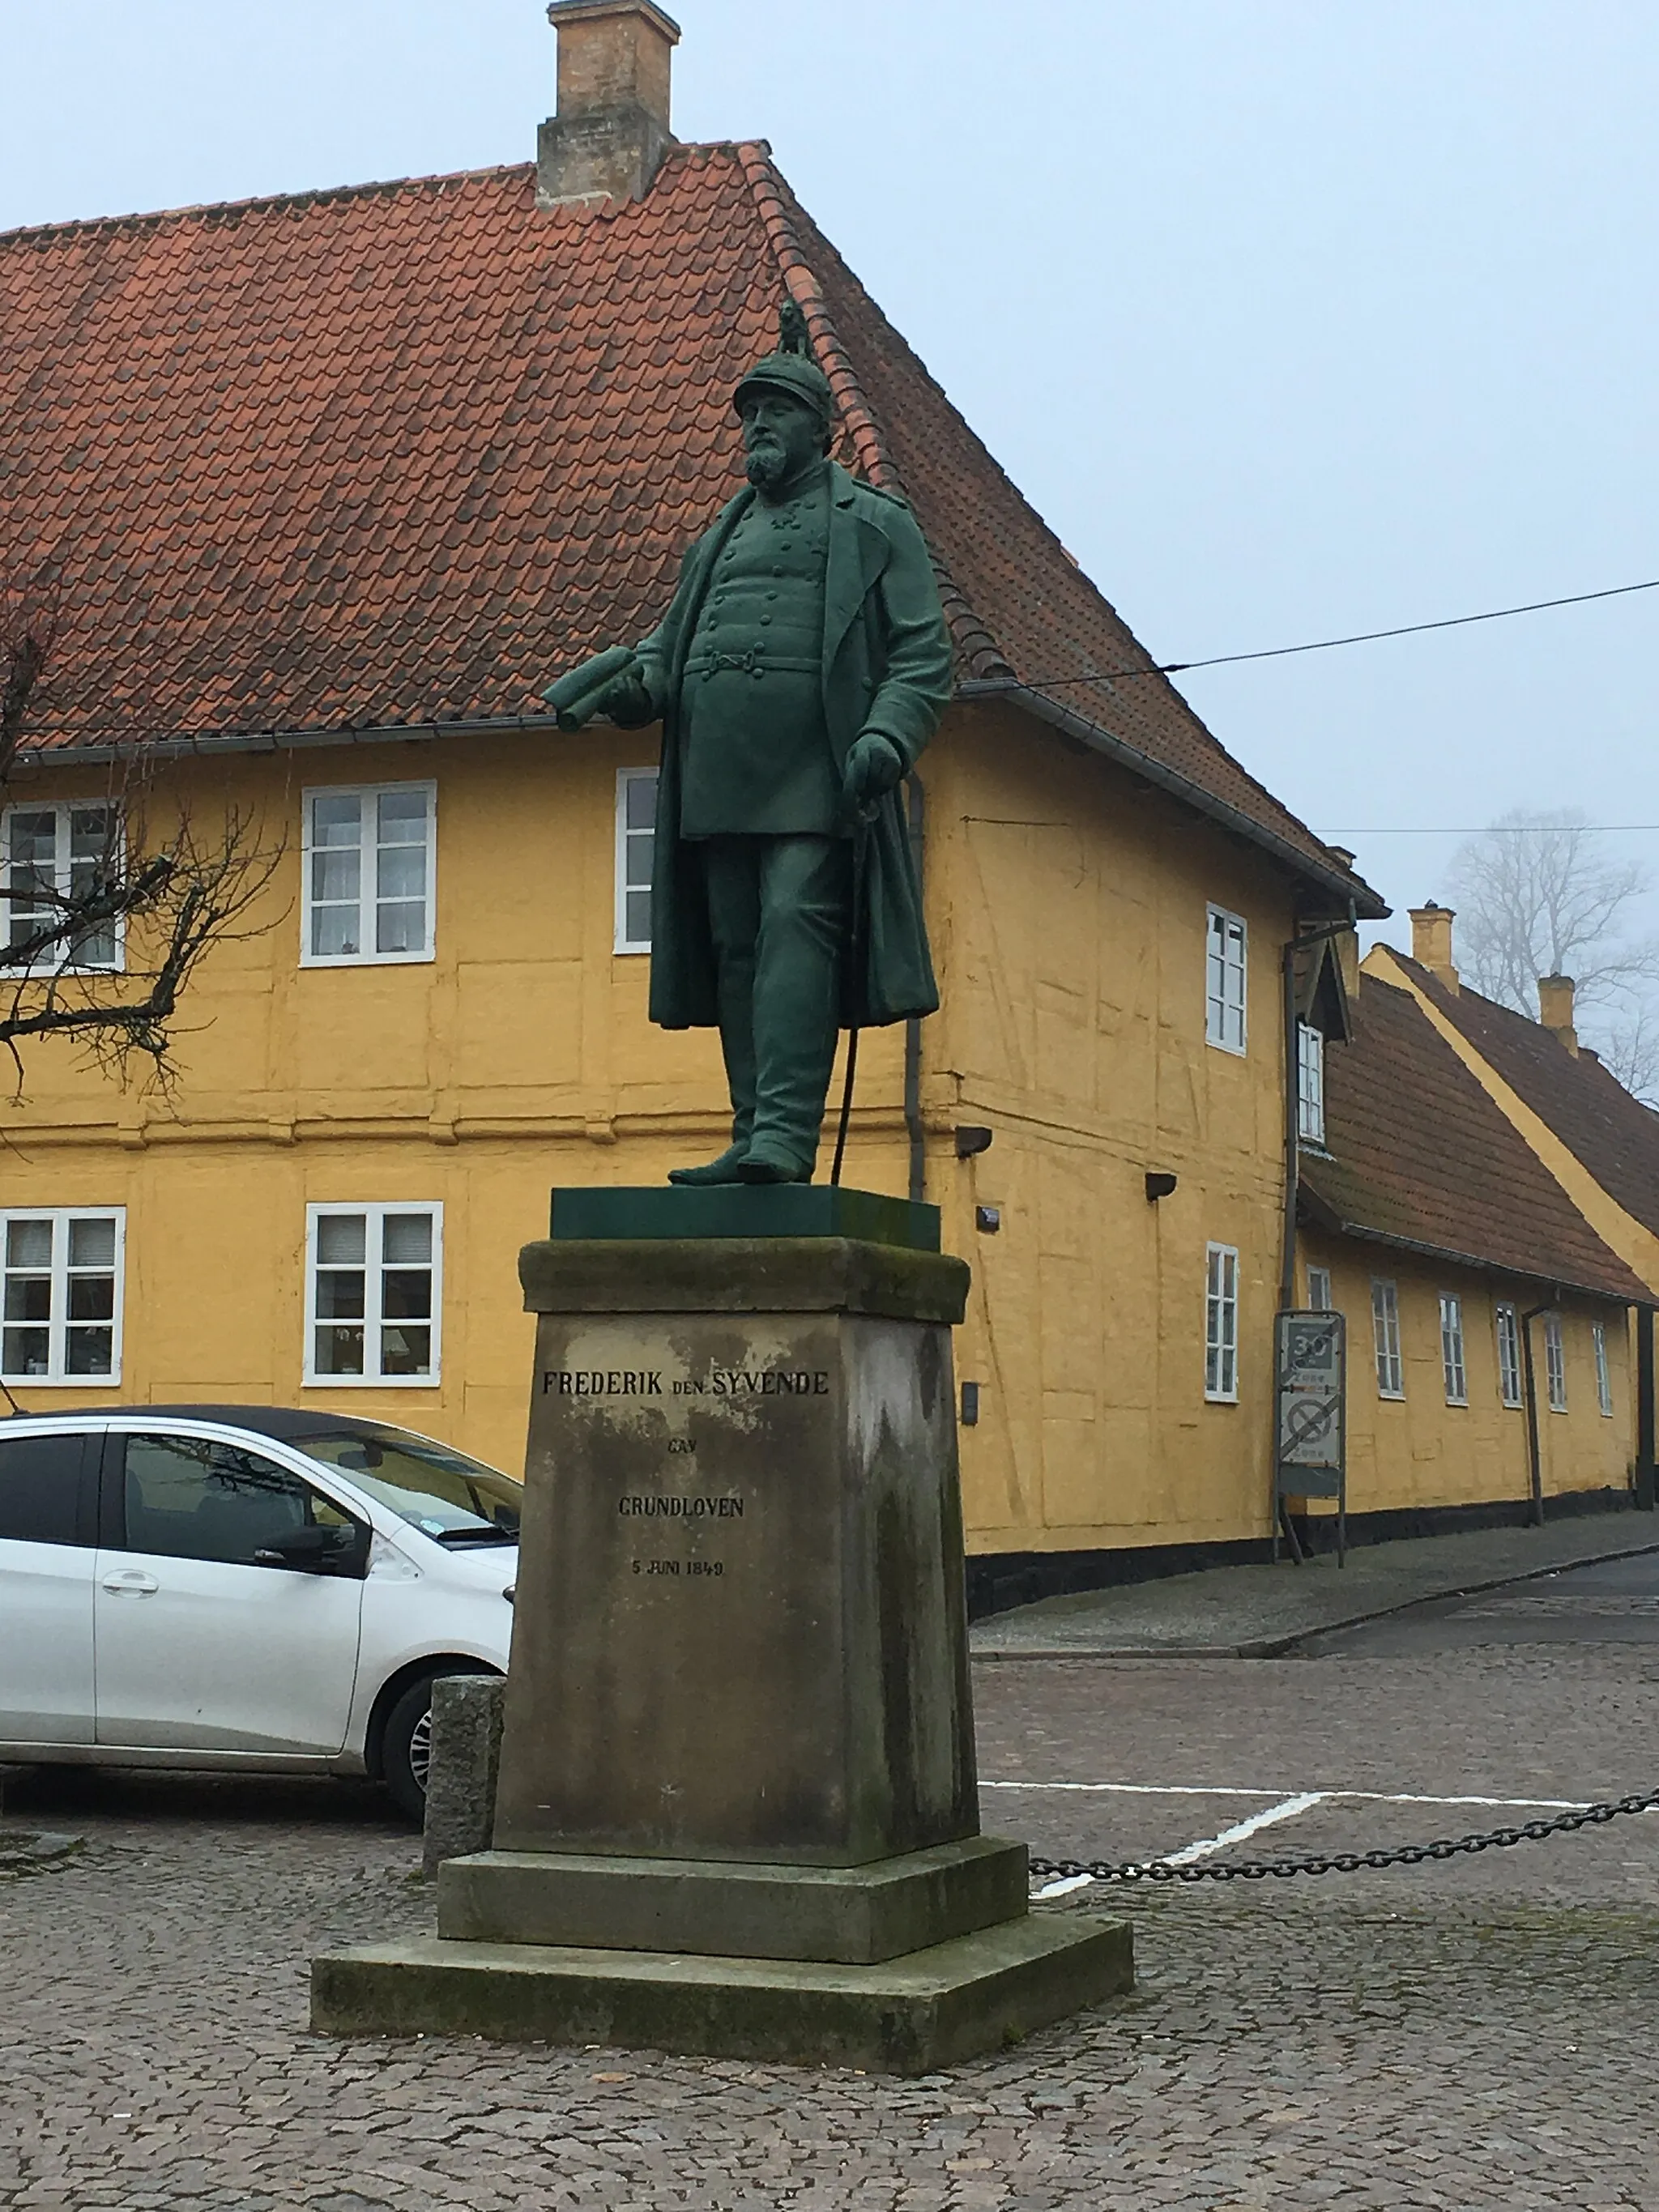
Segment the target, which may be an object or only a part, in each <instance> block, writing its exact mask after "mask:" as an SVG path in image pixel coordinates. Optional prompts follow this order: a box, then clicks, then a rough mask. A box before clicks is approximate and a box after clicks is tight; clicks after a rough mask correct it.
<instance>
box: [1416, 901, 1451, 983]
mask: <svg viewBox="0 0 1659 2212" xmlns="http://www.w3.org/2000/svg"><path fill="white" fill-rule="evenodd" d="M1411 915H1412V958H1413V960H1415V961H1416V963H1418V965H1419V968H1426V969H1428V971H1429V973H1430V975H1435V976H1437V977H1438V978H1439V980H1440V981H1441V982H1443V984H1444V985H1445V987H1446V988H1447V989H1448V990H1449V991H1455V990H1456V988H1457V987H1458V985H1457V970H1456V969H1455V968H1454V967H1453V966H1452V943H1451V926H1452V924H1453V922H1454V921H1455V920H1456V919H1457V917H1456V915H1455V914H1454V913H1453V911H1452V909H1451V908H1450V907H1449V906H1437V905H1436V904H1435V902H1434V901H1433V900H1432V899H1431V900H1430V901H1429V902H1428V904H1427V905H1426V906H1414V907H1413V908H1412V910H1411Z"/></svg>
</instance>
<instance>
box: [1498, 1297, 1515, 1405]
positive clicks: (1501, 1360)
mask: <svg viewBox="0 0 1659 2212" xmlns="http://www.w3.org/2000/svg"><path fill="white" fill-rule="evenodd" d="M1497 1321H1498V1397H1499V1398H1500V1399H1501V1400H1502V1401H1503V1403H1504V1405H1506V1406H1518V1405H1519V1404H1520V1403H1521V1316H1520V1315H1519V1314H1518V1313H1517V1312H1516V1309H1515V1308H1514V1307H1513V1306H1511V1305H1502V1304H1500V1305H1499V1306H1498V1308H1497Z"/></svg>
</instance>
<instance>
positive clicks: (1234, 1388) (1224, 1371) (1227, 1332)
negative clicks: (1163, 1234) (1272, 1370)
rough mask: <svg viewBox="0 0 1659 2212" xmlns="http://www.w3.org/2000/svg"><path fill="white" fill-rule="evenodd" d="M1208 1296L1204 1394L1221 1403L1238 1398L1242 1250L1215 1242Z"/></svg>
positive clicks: (1209, 1262)
mask: <svg viewBox="0 0 1659 2212" xmlns="http://www.w3.org/2000/svg"><path fill="white" fill-rule="evenodd" d="M1206 1269H1207V1277H1206V1290H1205V1298H1204V1395H1205V1396H1206V1398H1209V1399H1211V1400H1212V1401H1215V1402H1216V1403H1217V1404H1218V1405H1229V1406H1231V1405H1234V1404H1237V1400H1238V1253H1237V1249H1236V1248H1235V1247H1234V1246H1233V1245H1231V1244H1212V1245H1211V1246H1210V1247H1209V1248H1208V1252H1207V1255H1206Z"/></svg>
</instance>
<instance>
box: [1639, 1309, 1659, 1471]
mask: <svg viewBox="0 0 1659 2212" xmlns="http://www.w3.org/2000/svg"><path fill="white" fill-rule="evenodd" d="M1654 1444H1655V1437H1654V1407H1653V1308H1652V1307H1651V1306H1638V1308H1637V1309H1636V1503H1637V1504H1638V1506H1640V1507H1641V1508H1642V1510H1643V1511H1644V1512H1647V1513H1651V1512H1652V1510H1653V1509H1654V1504H1655V1498H1654V1489H1655V1482H1654V1463H1653V1462H1654Z"/></svg>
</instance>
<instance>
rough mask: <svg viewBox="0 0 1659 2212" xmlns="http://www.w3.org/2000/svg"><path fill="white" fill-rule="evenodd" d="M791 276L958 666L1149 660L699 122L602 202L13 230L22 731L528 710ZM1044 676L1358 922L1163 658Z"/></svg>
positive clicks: (725, 491)
mask: <svg viewBox="0 0 1659 2212" xmlns="http://www.w3.org/2000/svg"><path fill="white" fill-rule="evenodd" d="M786 283H787V286H788V289H790V290H791V291H792V292H793V294H794V295H795V296H796V298H797V299H798V300H799V301H800V303H801V305H802V306H803V307H804V308H805V311H806V315H807V319H808V323H809V326H810V327H811V332H812V337H813V342H814V344H815V347H816V349H817V354H818V357H819V359H820V361H821V362H823V366H824V368H826V370H827V371H828V372H829V375H830V378H831V381H832V383H833V384H834V386H835V388H836V395H837V398H838V401H839V404H840V407H841V412H842V426H843V429H844V432H845V444H844V447H843V453H844V458H846V459H848V463H849V465H853V466H854V467H856V468H857V469H858V470H860V471H861V472H862V473H863V474H865V475H866V476H867V477H869V478H870V479H871V480H872V481H873V482H874V483H878V484H884V485H887V486H890V487H892V488H895V489H902V490H903V491H904V492H905V493H906V494H907V495H908V496H909V498H910V499H911V500H912V501H913V502H914V504H915V508H916V511H917V513H918V516H919V518H920V520H921V524H922V526H923V528H924V530H925V531H926V532H927V537H928V539H929V542H930V544H931V545H932V547H933V552H934V556H935V559H936V561H937V562H938V563H939V570H940V578H941V584H942V586H943V589H944V592H945V602H946V607H947V611H948V613H949V615H950V617H951V626H952V629H953V632H954V635H955V640H956V645H957V656H958V663H959V668H960V672H961V674H962V676H963V678H967V679H969V680H972V679H981V680H983V679H986V678H990V679H993V680H995V679H1006V678H1013V677H1017V678H1020V679H1022V680H1023V681H1024V682H1025V683H1027V684H1037V685H1041V684H1044V683H1054V682H1056V681H1057V680H1058V679H1060V678H1069V677H1075V676H1079V675H1091V674H1094V673H1096V672H1097V671H1103V670H1123V669H1135V670H1139V669H1150V668H1151V665H1152V664H1151V661H1150V659H1149V657H1148V656H1147V654H1146V653H1145V652H1144V650H1143V649H1142V648H1141V647H1139V645H1138V644H1137V643H1136V641H1135V640H1134V639H1133V636H1132V635H1130V633H1129V631H1128V629H1127V628H1126V627H1125V625H1124V624H1123V623H1121V621H1120V620H1119V618H1118V617H1117V616H1116V614H1115V612H1114V611H1113V610H1112V608H1111V607H1110V606H1109V605H1108V604H1107V602H1106V601H1105V600H1104V599H1103V598H1102V597H1101V595H1100V594H1099V593H1098V592H1097V591H1096V590H1095V588H1094V586H1092V585H1091V583H1090V582H1089V581H1088V580H1087V579H1086V578H1085V576H1083V575H1082V574H1080V572H1079V570H1078V568H1077V567H1076V566H1075V564H1074V563H1073V562H1072V560H1071V558H1070V556H1068V555H1066V553H1065V551H1064V550H1063V549H1062V547H1061V546H1060V544H1059V541H1058V540H1057V539H1056V538H1054V535H1053V533H1052V532H1049V531H1048V529H1047V528H1046V526H1044V525H1043V523H1042V520H1040V518H1039V517H1038V516H1037V515H1036V513H1034V512H1033V510H1032V509H1031V508H1030V506H1028V505H1027V503H1026V502H1025V501H1024V499H1022V498H1021V496H1020V495H1019V494H1018V491H1016V490H1015V489H1014V487H1013V486H1012V484H1011V483H1009V482H1008V480H1007V478H1006V477H1005V476H1004V475H1003V473H1002V471H1000V469H999V468H998V466H997V465H996V463H995V462H994V460H993V459H992V458H991V456H990V455H989V453H987V451H986V449H985V447H983V446H982V445H981V443H980V441H979V440H978V439H977V438H976V437H975V435H974V434H973V432H972V431H971V430H970V429H969V427H968V425H967V424H966V423H965V422H963V419H962V417H961V416H959V415H958V414H957V412H956V410H954V409H953V408H952V407H951V404H950V402H949V401H948V400H947V399H946V398H945V395H944V393H943V392H941V391H940V390H939V386H937V385H936V384H935V383H934V382H933V380H932V379H931V378H930V377H929V376H928V374H927V371H926V369H925V368H923V367H922V365H921V362H919V361H918V360H917V359H916V357H915V355H914V354H913V353H912V352H911V351H910V349H909V348H908V346H907V345H906V344H905V343H904V341H903V339H902V337H900V336H899V335H898V333H897V332H896V331H895V330H894V329H893V328H892V326H891V325H890V324H889V323H888V322H887V321H886V319H885V318H884V316H883V315H882V314H881V313H880V310H879V309H878V307H876V306H875V305H874V303H873V302H872V301H871V299H870V298H869V296H868V295H867V294H866V292H865V291H864V289H862V287H861V286H860V284H859V283H858V281H857V279H856V278H855V277H854V276H853V275H852V273H851V271H850V270H848V268H847V267H846V265H845V264H844V263H843V262H842V259H841V258H840V256H839V255H838V254H837V253H836V252H835V250H834V249H833V247H831V246H829V244H828V243H827V242H826V241H825V240H824V239H823V237H822V235H821V234H819V232H818V231H817V229H816V228H815V227H814V226H813V224H812V223H811V221H810V219H809V218H808V217H807V216H805V214H804V212H803V211H802V210H801V209H800V208H799V205H798V204H797V203H796V202H795V200H794V198H793V196H792V194H791V193H790V191H789V190H788V187H787V185H785V184H784V182H783V180H782V179H781V177H780V176H779V174H778V173H777V171H776V169H775V167H774V166H773V165H772V163H771V161H770V160H769V155H768V153H767V150H766V149H765V148H764V147H763V146H759V145H744V146H724V145H716V146H694V147H684V148H680V149H677V150H676V151H675V152H673V153H672V154H671V155H670V157H669V159H668V161H667V162H666V163H665V166H664V167H663V169H662V172H661V173H660V174H659V177H658V179H657V181H656V183H655V185H653V188H652V190H651V191H649V192H648V193H647V196H646V197H644V198H643V199H642V200H641V201H639V202H636V203H632V204H607V205H605V206H603V207H602V208H600V209H599V210H597V211H595V210H572V209H557V210H552V211H550V212H548V211H542V210H538V208H537V206H536V204H535V176H534V172H533V170H532V168H530V167H513V168H507V169H495V170H488V171H483V172H480V173H475V174H470V175H463V176H455V177H438V178H427V179H414V180H410V181H407V182H402V183H397V184H391V185H365V186H362V187H358V188H355V189H351V190H346V191H337V192H319V193H313V194H308V195H305V196H301V197H286V198H282V199H275V200H264V201H252V202H248V203H246V204H241V205H233V206H227V207H213V208H203V209H195V210H185V211H183V212H179V213H173V214H167V215H159V216H134V217H130V218H123V219H115V220H110V221H106V222H88V223H78V224H71V225H68V226H64V227H61V228H52V229H46V230H36V231H18V232H13V233H11V234H8V235H5V236H0V517H3V520H0V580H6V579H8V578H9V580H10V581H11V583H12V585H13V586H14V587H16V586H20V585H21V586H29V585H30V584H31V581H32V580H33V579H36V578H38V577H40V576H42V575H47V576H57V577H59V578H60V580H59V581H58V583H56V584H55V585H50V584H49V585H46V586H43V588H47V589H55V590H56V592H57V594H58V603H59V605H60V607H61V627H60V631H59V635H58V641H57V644H56V646H55V648H54V659H53V668H52V681H51V682H50V684H49V685H48V686H47V687H46V689H45V690H43V692H42V694H41V695H40V697H39V699H38V702H37V703H38V708H39V712H38V714H37V717H36V724H35V726H34V728H33V730H32V732H31V733H30V739H31V742H32V743H33V744H35V745H37V746H50V745H106V744H112V743H122V742H132V741H134V740H136V739H137V740H147V741H150V742H154V741H157V740H166V739H175V738H179V739H201V738H210V737H221V738H222V737H225V736H231V735H235V734H238V733H253V732H270V731H283V732H298V731H313V732H331V731H341V732H343V731H346V730H348V729H351V728H362V727H371V726H388V725H397V724H415V723H422V724H423V723H429V722H433V721H442V720H451V719H453V720H465V721H468V722H473V721H478V720H495V719H497V718H510V717H517V716H522V715H534V714H538V713H539V702H538V693H539V691H540V690H541V688H542V686H543V685H544V684H545V683H546V682H547V681H548V680H549V678H550V676H551V675H552V674H554V673H556V671H558V670H559V669H560V668H561V667H562V666H565V665H568V663H569V662H570V660H571V659H573V658H574V657H575V656H577V655H579V654H580V653H584V652H586V651H587V650H588V649H590V648H592V647H598V646H599V645H601V644H605V643H609V642H611V641H615V640H616V639H618V638H626V637H628V636H629V635H635V634H637V633H638V632H639V631H640V630H641V629H644V628H646V627H648V626H649V624H650V623H652V622H653V621H654V619H655V618H656V616H657V614H658V613H659V611H660V609H661V606H662V605H663V603H664V601H665V598H666V596H667V594H668V592H669V591H670V590H671V585H672V581H673V577H674V574H675V570H676V566H677V563H678V559H679V556H680V555H681V553H682V552H683V550H684V548H685V546H686V545H687V544H688V543H689V542H690V540H691V538H694V537H695V536H696V533H697V532H699V531H700V530H702V528H703V527H704V526H706V525H707V523H708V520H709V519H710V518H711V517H712V515H713V514H714V512H715V510H716V509H717V508H718V507H719V506H720V503H721V501H723V500H725V499H726V498H727V497H728V496H729V495H730V494H731V492H732V490H733V489H735V487H736V485H737V484H738V482H739V481H740V459H739V446H738V435H737V430H736V425H735V422H734V421H733V419H732V412H731V405H730V393H731V390H732V385H733V384H734V382H735V380H736V379H737V377H738V374H739V373H740V372H741V370H742V369H743V368H744V367H745V366H746V365H747V364H748V363H749V362H751V361H752V360H753V359H754V358H755V357H756V356H757V353H758V352H760V351H762V350H763V349H765V348H766V347H767V346H769V344H770V343H771V342H772V340H773V337H774V334H775V328H776V314H777V307H778V302H779V299H780V297H781V289H782V287H783V285H784V284H786ZM1054 696H1055V698H1056V699H1057V700H1059V701H1060V702H1062V703H1063V704H1064V705H1065V706H1066V708H1069V709H1071V710H1072V711H1073V712H1074V713H1076V714H1082V715H1084V716H1085V717H1086V718H1087V719H1088V720H1090V721H1091V723H1093V724H1095V725H1096V726H1098V728H1099V729H1100V730H1101V731H1102V732H1104V733H1106V735H1107V736H1108V737H1109V738H1110V739H1112V740H1115V743H1116V744H1117V745H1118V746H1119V747H1120V748H1127V751H1128V754H1129V755H1130V757H1132V759H1138V760H1139V761H1140V762H1142V763H1145V764H1146V772H1147V773H1149V774H1152V775H1156V776H1157V777H1158V778H1159V779H1161V780H1162V781H1164V782H1166V783H1170V782H1173V783H1175V784H1176V787H1182V786H1183V785H1184V786H1185V787H1189V788H1190V790H1191V791H1192V792H1193V793H1194V794H1197V795H1198V796H1199V797H1200V799H1203V800H1205V801H1206V802H1209V803H1211V804H1212V806H1213V807H1217V808H1218V809H1219V810H1221V811H1223V812H1224V814H1225V815H1230V816H1236V817H1237V826H1240V827H1242V828H1243V829H1246V830H1247V832H1249V833H1251V834H1254V835H1255V836H1258V837H1259V838H1260V839H1261V842H1264V843H1265V844H1267V846H1269V848H1273V849H1276V850H1277V851H1278V852H1279V856H1280V858H1281V859H1285V860H1288V861H1289V863H1290V864H1291V866H1295V867H1301V866H1304V865H1305V866H1306V867H1307V868H1308V869H1309V870H1310V872H1311V873H1312V875H1313V876H1314V877H1315V878H1316V879H1317V880H1319V881H1320V882H1322V884H1323V885H1324V887H1325V888H1326V890H1332V889H1336V890H1339V892H1340V891H1344V890H1346V892H1348V893H1349V894H1350V895H1352V896H1354V897H1356V898H1357V899H1358V902H1359V905H1360V908H1361V910H1362V911H1366V912H1370V911H1376V912H1380V911H1382V910H1383V908H1382V907H1381V902H1379V901H1377V900H1376V897H1375V895H1374V894H1373V893H1371V892H1370V891H1369V890H1367V888H1366V887H1365V886H1364V884H1362V883H1361V882H1360V881H1359V879H1358V878H1355V877H1352V875H1351V874H1350V873H1349V872H1348V871H1347V870H1346V868H1345V866H1343V864H1342V863H1341V862H1340V861H1339V860H1336V858H1335V856H1334V854H1332V853H1331V852H1330V850H1329V849H1328V848H1327V847H1326V846H1324V845H1323V844H1322V843H1321V842H1320V841H1319V840H1318V839H1317V838H1316V837H1315V836H1313V834H1312V833H1311V832H1310V830H1309V829H1307V828H1306V827H1305V826H1304V824H1303V823H1300V822H1299V821H1297V819H1296V817H1294V816H1293V815H1291V813H1289V812H1288V811H1287V810H1286V809H1285V808H1284V807H1283V806H1281V805H1279V802H1278V801H1277V800H1276V799H1274V798H1273V796H1272V794H1271V793H1268V792H1267V791H1266V790H1265V789H1264V788H1263V787H1262V786H1261V785H1260V784H1259V783H1257V782H1256V781H1255V779H1254V778H1253V777H1251V776H1249V775H1247V774H1246V772H1245V771H1244V769H1243V768H1241V767H1240V765H1239V764H1238V763H1237V762H1236V761H1235V760H1233V759H1232V758H1231V756H1230V755H1229V754H1228V753H1227V752H1225V750H1223V748H1222V747H1221V746H1220V745H1218V744H1217V743H1216V741H1215V739H1214V738H1212V736H1211V735H1210V733H1209V732H1208V731H1206V729H1205V727H1204V726H1203V724H1202V723H1201V722H1200V720H1198V718H1197V716H1196V715H1195V714H1194V713H1193V712H1192V710H1191V708H1188V706H1187V704H1186V702H1184V701H1183V700H1182V698H1181V697H1180V696H1179V695H1178V694H1177V693H1176V691H1175V690H1174V689H1173V688H1172V687H1171V686H1170V684H1169V683H1168V681H1167V680H1166V679H1165V678H1163V677H1160V676H1158V675H1155V674H1149V675H1147V676H1146V677H1144V678H1142V677H1136V678H1130V679H1129V680H1127V681H1124V680H1118V681H1115V682H1112V683H1107V682H1104V681H1103V682H1101V683H1099V684H1088V685H1067V686H1064V687H1062V688H1060V689H1059V690H1056V692H1055V693H1054Z"/></svg>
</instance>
